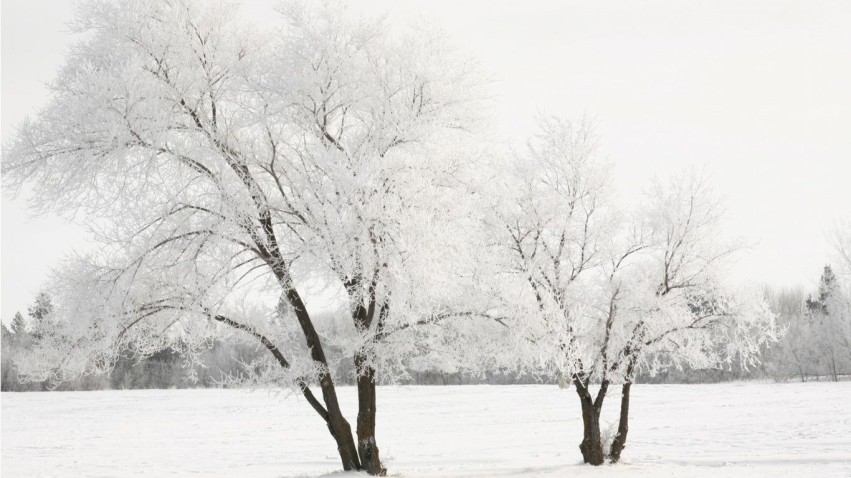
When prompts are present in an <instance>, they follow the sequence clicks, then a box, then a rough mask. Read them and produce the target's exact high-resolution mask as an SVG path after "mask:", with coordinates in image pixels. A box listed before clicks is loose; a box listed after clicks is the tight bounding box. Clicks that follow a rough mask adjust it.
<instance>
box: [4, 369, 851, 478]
mask: <svg viewBox="0 0 851 478" xmlns="http://www.w3.org/2000/svg"><path fill="white" fill-rule="evenodd" d="M340 395H341V400H342V401H343V407H344V411H346V412H347V413H348V414H349V416H353V412H354V409H355V408H356V390H355V389H354V388H351V387H342V388H341V389H340ZM378 395H379V407H380V409H379V413H378V430H377V438H378V442H379V446H381V451H382V455H383V457H384V458H385V461H386V466H387V467H388V469H389V471H390V475H391V476H404V477H533V476H553V477H555V476H572V477H599V478H602V477H606V478H608V477H620V476H630V477H665V476H672V477H673V476H676V477H684V476H688V477H709V476H725V477H745V476H747V477H760V476H766V477H767V476H796V477H797V476H819V477H821V478H828V477H848V476H851V402H849V397H851V383H849V382H846V383H838V384H836V383H806V384H755V383H747V384H723V385H638V386H636V387H635V388H634V389H633V393H632V402H633V405H632V410H631V412H632V417H633V418H632V420H631V423H630V435H629V442H628V444H627V448H626V450H625V451H624V456H623V462H622V463H621V464H618V465H605V466H603V467H602V468H595V467H591V466H587V465H582V464H581V456H580V454H579V449H578V444H579V442H580V440H581V438H582V426H581V419H580V413H579V408H578V401H577V400H576V397H575V396H574V391H573V390H560V389H558V388H557V387H555V386H551V385H532V386H462V387H417V386H410V387H404V386H403V387H379V389H378ZM617 399H618V397H616V396H612V397H609V398H608V400H613V401H614V400H617ZM607 408H608V409H609V411H610V412H613V411H614V410H615V409H616V408H617V407H615V406H610V407H607ZM604 415H605V414H604ZM603 422H604V423H606V422H614V416H613V415H610V416H604V420H603ZM340 469H341V465H340V463H339V458H338V457H337V453H336V451H335V447H334V442H333V440H332V438H331V436H330V435H329V434H328V432H327V430H325V427H323V426H322V424H321V423H320V421H319V420H318V418H317V417H316V416H315V413H313V411H312V410H311V409H310V407H309V406H308V405H307V404H306V403H304V400H303V399H301V397H296V396H293V395H289V396H285V395H281V394H275V393H268V392H266V391H253V392H250V391H243V390H150V391H107V392H56V393H3V394H2V469H0V471H2V475H3V477H5V478H12V477H24V476H25V477H35V476H63V477H65V476H81V477H82V476H111V477H112V476H190V475H191V476H205V477H224V476H251V477H308V476H333V477H343V476H360V475H357V474H350V473H342V472H340V471H339V470H340Z"/></svg>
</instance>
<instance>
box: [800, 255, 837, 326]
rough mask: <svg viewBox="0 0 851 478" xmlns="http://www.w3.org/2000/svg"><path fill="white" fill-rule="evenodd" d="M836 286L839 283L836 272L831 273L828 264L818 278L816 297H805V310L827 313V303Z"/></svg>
mask: <svg viewBox="0 0 851 478" xmlns="http://www.w3.org/2000/svg"><path fill="white" fill-rule="evenodd" d="M838 287H839V283H838V282H837V281H836V274H834V273H833V269H832V268H831V267H830V266H829V265H826V266H824V271H823V272H822V274H821V279H819V285H818V299H815V300H814V299H813V298H812V296H810V297H808V298H807V302H806V305H807V311H808V312H810V313H821V314H824V315H827V313H828V303H829V302H830V299H831V298H832V297H833V296H834V294H835V292H836V290H837V288H838Z"/></svg>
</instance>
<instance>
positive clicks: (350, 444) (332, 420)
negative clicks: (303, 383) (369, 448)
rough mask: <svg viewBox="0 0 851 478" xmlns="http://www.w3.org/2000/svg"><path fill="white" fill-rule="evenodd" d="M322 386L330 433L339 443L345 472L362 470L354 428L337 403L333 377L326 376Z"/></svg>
mask: <svg viewBox="0 0 851 478" xmlns="http://www.w3.org/2000/svg"><path fill="white" fill-rule="evenodd" d="M320 385H321V386H322V396H323V398H324V399H325V406H326V407H328V431H330V432H331V436H333V437H334V440H335V441H336V442H337V452H338V453H339V454H340V460H342V462H343V470H345V471H353V470H360V469H361V463H360V460H358V449H357V447H355V441H354V438H353V437H352V427H351V426H350V425H349V422H348V420H346V418H345V417H344V416H343V412H342V411H341V410H340V403H339V402H338V401H337V392H336V390H335V388H334V383H333V382H332V381H331V377H330V376H328V375H327V374H326V376H325V377H322V380H321V381H320Z"/></svg>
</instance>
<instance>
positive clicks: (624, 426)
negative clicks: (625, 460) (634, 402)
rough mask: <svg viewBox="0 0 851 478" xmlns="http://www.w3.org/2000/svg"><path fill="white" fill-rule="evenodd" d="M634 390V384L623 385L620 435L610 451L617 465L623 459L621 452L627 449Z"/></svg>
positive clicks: (616, 437)
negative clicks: (630, 404)
mask: <svg viewBox="0 0 851 478" xmlns="http://www.w3.org/2000/svg"><path fill="white" fill-rule="evenodd" d="M631 388H632V383H631V382H627V383H625V384H623V387H622V391H621V416H620V420H619V421H618V433H617V435H615V439H614V440H613V441H612V447H611V449H610V450H609V458H610V459H611V460H612V463H617V462H618V460H620V459H621V452H622V451H623V449H624V448H626V435H627V433H629V391H630V389H631Z"/></svg>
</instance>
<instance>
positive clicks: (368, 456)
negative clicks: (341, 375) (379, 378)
mask: <svg viewBox="0 0 851 478" xmlns="http://www.w3.org/2000/svg"><path fill="white" fill-rule="evenodd" d="M364 362H365V357H364V356H363V355H361V354H357V355H355V366H356V367H357V369H358V429H357V433H358V454H359V455H360V460H361V467H362V469H363V470H364V471H366V472H367V473H369V474H370V475H375V476H385V475H387V470H386V469H385V468H384V467H383V466H381V456H380V455H379V452H378V443H377V442H376V441H375V413H376V401H375V370H373V368H372V367H370V366H368V365H365V363H364Z"/></svg>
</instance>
